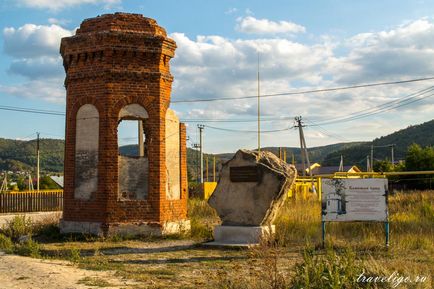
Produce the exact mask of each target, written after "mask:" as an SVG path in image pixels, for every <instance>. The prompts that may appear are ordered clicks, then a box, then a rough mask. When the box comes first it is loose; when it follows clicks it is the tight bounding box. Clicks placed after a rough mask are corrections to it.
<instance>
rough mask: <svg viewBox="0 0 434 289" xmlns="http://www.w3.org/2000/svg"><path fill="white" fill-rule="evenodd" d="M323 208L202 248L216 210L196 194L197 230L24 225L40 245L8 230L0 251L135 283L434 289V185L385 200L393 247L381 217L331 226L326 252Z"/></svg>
mask: <svg viewBox="0 0 434 289" xmlns="http://www.w3.org/2000/svg"><path fill="white" fill-rule="evenodd" d="M320 210H321V205H320V203H319V202H315V201H297V202H293V201H292V200H288V201H287V202H286V204H285V206H284V208H283V209H282V210H281V212H280V215H279V216H278V218H277V221H276V235H275V236H274V238H272V239H270V240H266V241H264V242H263V244H261V245H260V246H259V247H256V248H252V249H243V250H229V249H209V248H204V247H202V246H200V243H201V242H203V241H205V240H208V239H210V238H212V227H213V225H215V224H217V223H218V217H217V216H216V214H215V212H214V211H213V210H212V209H211V208H210V207H209V206H208V205H207V203H206V202H204V201H202V200H194V199H192V200H190V201H189V215H190V219H191V222H192V231H191V235H187V236H172V237H169V238H164V239H161V238H156V239H155V238H154V239H150V238H142V239H141V238H136V239H131V240H125V239H122V238H119V237H113V238H111V239H105V240H103V239H98V238H92V237H87V238H86V237H83V236H69V237H66V238H65V237H60V236H59V235H58V233H57V231H56V230H57V229H56V228H55V226H53V225H50V224H45V226H44V225H40V226H38V227H37V228H34V227H31V226H30V225H29V224H26V223H25V222H21V224H20V225H17V226H16V227H17V229H15V231H19V230H21V231H26V230H33V234H34V235H35V237H34V240H36V241H37V242H35V241H32V242H30V243H29V245H28V247H30V248H27V245H26V243H24V244H21V245H14V244H13V242H12V244H11V243H10V242H9V241H7V239H8V236H10V237H12V239H14V238H15V239H16V237H17V235H19V234H18V233H16V232H15V233H14V232H13V231H14V230H7V229H6V230H3V235H0V248H1V247H2V246H3V247H5V246H9V250H10V252H17V253H21V254H27V255H32V256H35V257H43V258H60V259H68V260H71V261H72V262H74V263H75V264H76V265H77V266H79V267H81V268H86V269H90V270H113V271H115V272H116V274H117V275H118V276H119V277H121V278H126V279H131V280H135V281H138V285H135V288H433V287H432V285H433V284H432V282H433V281H432V276H433V273H434V271H433V270H434V244H433V240H434V191H424V192H405V193H399V194H396V195H392V196H391V197H390V198H389V212H390V222H391V224H390V226H391V227H390V247H389V249H386V248H385V246H384V227H383V224H377V223H345V224H344V223H331V224H329V225H328V227H327V230H328V231H327V249H321V248H320V243H321V215H320ZM26 226H28V227H29V228H28V229H26ZM2 240H3V241H2ZM2 244H3V245H2ZM362 273H363V274H364V275H363V276H366V277H369V276H371V277H374V276H380V277H381V276H386V277H389V276H393V277H394V278H395V279H393V278H392V279H391V280H392V281H393V280H395V282H376V283H373V282H369V283H368V282H365V283H363V282H356V279H357V278H358V276H359V275H360V274H362ZM398 277H402V278H401V279H398ZM404 277H409V278H411V280H412V281H415V278H417V277H424V278H426V279H424V280H420V282H412V283H410V282H403V278H404ZM365 281H366V280H365ZM422 281H423V282H422ZM89 282H90V281H89ZM107 286H108V285H107Z"/></svg>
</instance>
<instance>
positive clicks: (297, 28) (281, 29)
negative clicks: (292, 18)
mask: <svg viewBox="0 0 434 289" xmlns="http://www.w3.org/2000/svg"><path fill="white" fill-rule="evenodd" d="M237 22H238V23H237V25H236V29H237V30H238V31H240V32H243V33H248V34H282V33H286V34H287V33H303V32H306V28H305V27H303V26H301V25H298V24H296V23H293V22H288V21H278V22H275V21H271V20H268V19H256V18H255V17H253V16H247V17H240V18H238V19H237Z"/></svg>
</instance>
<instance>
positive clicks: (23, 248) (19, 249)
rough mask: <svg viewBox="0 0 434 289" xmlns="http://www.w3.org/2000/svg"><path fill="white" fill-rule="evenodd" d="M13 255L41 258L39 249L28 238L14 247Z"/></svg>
mask: <svg viewBox="0 0 434 289" xmlns="http://www.w3.org/2000/svg"><path fill="white" fill-rule="evenodd" d="M15 253H17V254H18V255H21V256H29V257H33V258H37V257H40V256H41V249H40V246H39V244H38V243H37V242H35V241H33V239H32V238H28V239H27V240H25V241H24V242H23V243H21V244H17V245H16V246H15Z"/></svg>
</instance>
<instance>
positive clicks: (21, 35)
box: [3, 24, 72, 58]
mask: <svg viewBox="0 0 434 289" xmlns="http://www.w3.org/2000/svg"><path fill="white" fill-rule="evenodd" d="M71 35H72V31H69V30H67V29H64V28H62V27H60V26H58V25H55V24H52V25H50V26H46V25H35V24H25V25H23V26H21V27H19V28H14V27H6V28H4V29H3V39H4V50H5V52H6V53H7V54H8V55H10V56H13V57H22V58H29V57H40V56H54V55H58V53H59V47H60V39H61V38H62V37H67V36H71Z"/></svg>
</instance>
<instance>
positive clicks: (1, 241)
mask: <svg viewBox="0 0 434 289" xmlns="http://www.w3.org/2000/svg"><path fill="white" fill-rule="evenodd" d="M0 250H2V251H4V252H5V253H13V251H14V243H13V242H12V240H11V238H9V237H8V236H5V235H3V234H1V233H0Z"/></svg>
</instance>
